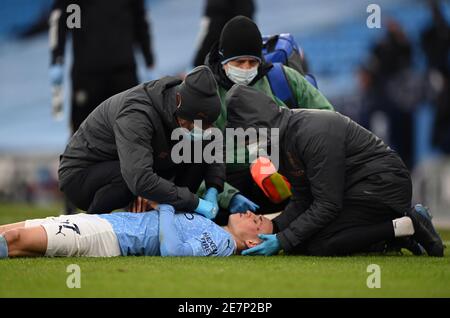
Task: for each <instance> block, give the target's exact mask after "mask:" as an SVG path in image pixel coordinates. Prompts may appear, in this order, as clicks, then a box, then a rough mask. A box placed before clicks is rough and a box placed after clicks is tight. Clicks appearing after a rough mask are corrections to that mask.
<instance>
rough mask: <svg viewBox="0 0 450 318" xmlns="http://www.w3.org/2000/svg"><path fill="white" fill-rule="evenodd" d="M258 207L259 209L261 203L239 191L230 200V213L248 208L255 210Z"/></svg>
mask: <svg viewBox="0 0 450 318" xmlns="http://www.w3.org/2000/svg"><path fill="white" fill-rule="evenodd" d="M257 209H259V205H257V204H256V203H254V202H252V201H250V200H249V199H247V198H246V197H244V196H243V195H242V194H239V193H238V194H235V195H234V196H233V198H232V199H231V201H230V206H229V210H230V213H236V212H245V211H247V210H250V211H253V212H255V211H256V210H257Z"/></svg>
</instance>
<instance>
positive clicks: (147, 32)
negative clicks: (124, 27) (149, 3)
mask: <svg viewBox="0 0 450 318" xmlns="http://www.w3.org/2000/svg"><path fill="white" fill-rule="evenodd" d="M134 16H135V18H134V21H135V34H136V41H137V42H138V43H139V45H140V47H141V50H142V55H143V56H144V59H145V64H146V65H147V67H153V65H154V63H155V60H154V55H153V48H152V37H151V27H150V22H149V21H147V11H146V10H145V3H144V0H135V3H134Z"/></svg>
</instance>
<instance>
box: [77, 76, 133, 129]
mask: <svg viewBox="0 0 450 318" xmlns="http://www.w3.org/2000/svg"><path fill="white" fill-rule="evenodd" d="M137 84H138V79H137V75H136V69H135V67H129V68H124V69H119V70H112V71H110V72H105V73H92V72H85V71H80V70H77V71H76V72H75V71H73V72H72V108H71V114H70V115H71V116H70V121H71V128H72V133H74V132H75V131H77V130H78V128H79V127H80V125H81V123H82V122H83V121H84V120H85V119H86V117H87V116H89V114H90V113H91V112H92V111H93V110H94V109H95V108H96V107H97V106H98V105H100V104H101V103H102V102H103V101H105V100H106V99H108V98H109V97H111V96H113V95H115V94H117V93H120V92H123V91H125V90H127V89H129V88H131V87H133V86H136V85H137Z"/></svg>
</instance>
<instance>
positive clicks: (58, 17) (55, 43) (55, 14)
mask: <svg viewBox="0 0 450 318" xmlns="http://www.w3.org/2000/svg"><path fill="white" fill-rule="evenodd" d="M69 3H70V2H69V1H66V0H56V1H55V2H54V4H53V7H52V11H51V13H50V18H49V21H48V22H49V35H48V39H49V46H50V64H52V65H53V64H63V63H64V52H65V44H66V33H67V27H66V19H67V12H66V7H67V5H69Z"/></svg>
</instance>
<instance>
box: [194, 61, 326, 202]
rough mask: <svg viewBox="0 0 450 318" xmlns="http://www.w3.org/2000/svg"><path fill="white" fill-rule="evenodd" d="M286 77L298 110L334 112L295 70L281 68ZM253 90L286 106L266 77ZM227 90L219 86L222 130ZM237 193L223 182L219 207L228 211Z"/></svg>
mask: <svg viewBox="0 0 450 318" xmlns="http://www.w3.org/2000/svg"><path fill="white" fill-rule="evenodd" d="M283 68H284V72H285V74H286V77H287V78H288V80H289V84H290V87H291V89H292V91H293V93H294V95H295V98H296V100H297V105H298V108H309V109H328V110H334V108H333V106H332V105H331V103H330V102H329V101H328V100H327V99H326V98H325V96H323V95H322V93H321V92H320V91H318V90H317V89H316V88H315V87H314V86H312V85H311V84H310V83H309V82H308V81H307V80H306V79H305V78H304V77H303V75H301V74H300V73H299V72H297V71H296V70H294V69H292V68H290V67H287V66H283ZM252 87H253V88H255V89H257V90H259V91H261V92H263V93H265V94H266V95H268V96H270V97H272V98H273V100H274V101H275V102H276V103H277V105H278V106H280V107H286V108H287V106H286V105H285V104H284V103H283V102H282V101H281V100H280V99H279V98H277V97H276V96H275V95H274V94H273V92H272V89H271V88H270V84H269V80H268V79H267V76H264V77H262V78H261V79H259V80H258V81H257V82H256V83H254V84H253V86H252ZM226 93H227V90H226V89H225V88H223V86H220V85H219V96H220V101H221V103H222V109H221V112H220V115H219V118H218V119H217V121H216V122H215V126H216V127H217V128H220V129H221V130H224V129H225V127H226V125H227V107H226V105H225V95H226ZM240 151H243V152H246V149H236V151H235V158H236V156H238V154H239V152H240ZM248 168H249V164H247V163H227V171H236V170H241V169H248ZM204 191H205V185H204V183H202V185H201V186H200V188H199V191H198V192H197V194H198V195H199V196H201V195H202V194H203V193H204ZM237 193H239V190H238V189H236V188H234V187H233V186H231V185H229V184H228V183H226V182H225V187H224V191H223V192H222V193H220V194H219V205H220V207H222V208H224V209H228V206H229V203H230V201H231V199H232V198H233V196H234V195H235V194H237Z"/></svg>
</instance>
